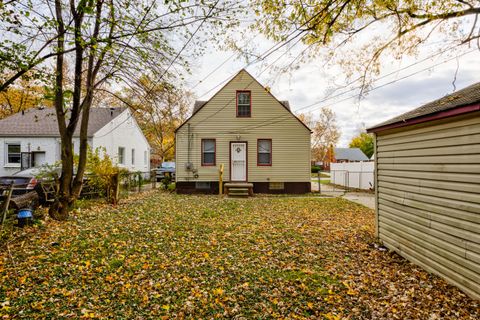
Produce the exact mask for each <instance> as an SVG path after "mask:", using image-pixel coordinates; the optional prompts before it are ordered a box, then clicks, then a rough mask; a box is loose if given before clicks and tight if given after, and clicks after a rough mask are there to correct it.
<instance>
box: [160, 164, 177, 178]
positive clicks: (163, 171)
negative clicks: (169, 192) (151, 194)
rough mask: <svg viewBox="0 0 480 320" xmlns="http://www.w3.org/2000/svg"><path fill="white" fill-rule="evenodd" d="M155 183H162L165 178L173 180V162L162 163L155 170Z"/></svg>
mask: <svg viewBox="0 0 480 320" xmlns="http://www.w3.org/2000/svg"><path fill="white" fill-rule="evenodd" d="M156 174H157V181H162V180H163V179H164V178H165V177H166V176H170V177H171V178H172V180H173V179H175V162H163V163H162V165H161V166H159V167H158V168H157V169H156Z"/></svg>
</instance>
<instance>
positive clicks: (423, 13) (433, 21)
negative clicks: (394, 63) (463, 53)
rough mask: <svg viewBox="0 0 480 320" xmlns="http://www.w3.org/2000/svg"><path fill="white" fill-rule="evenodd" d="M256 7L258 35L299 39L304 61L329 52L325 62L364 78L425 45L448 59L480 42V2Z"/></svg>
mask: <svg viewBox="0 0 480 320" xmlns="http://www.w3.org/2000/svg"><path fill="white" fill-rule="evenodd" d="M251 3H252V5H253V6H254V7H255V12H256V14H257V16H258V18H257V21H256V23H255V25H254V28H255V30H259V31H260V32H261V33H263V34H264V35H266V36H267V37H269V38H270V39H273V40H275V41H278V40H286V39H293V38H294V37H295V38H299V39H301V40H302V41H303V43H304V44H305V45H306V46H307V49H306V50H305V51H302V56H303V58H306V59H308V58H312V57H316V56H318V54H319V53H324V54H325V55H324V58H325V59H324V62H326V61H331V60H333V61H335V62H338V63H340V64H341V65H343V66H344V67H345V68H346V70H348V71H349V72H360V73H361V75H362V77H363V79H371V78H372V77H371V76H372V75H373V74H377V73H378V72H379V71H380V66H381V63H382V62H383V61H382V58H383V57H385V58H391V57H394V58H401V57H403V56H404V55H413V54H416V53H417V52H418V49H419V48H420V47H422V45H425V46H427V45H428V49H429V50H431V51H434V50H438V52H442V53H445V54H446V51H447V50H445V49H448V48H449V47H450V46H451V47H456V46H458V45H465V46H468V45H474V46H476V47H479V43H480V42H479V40H480V28H479V26H480V25H479V21H478V18H479V17H478V16H479V14H480V1H478V0H442V1H438V0H311V1H287V2H285V1H280V0H251ZM323 49H325V50H323ZM342 49H343V50H342ZM386 53H389V55H388V56H387V55H386ZM299 60H301V59H297V61H299Z"/></svg>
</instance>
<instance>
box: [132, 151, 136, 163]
mask: <svg viewBox="0 0 480 320" xmlns="http://www.w3.org/2000/svg"><path fill="white" fill-rule="evenodd" d="M134 164H135V149H133V148H132V165H134Z"/></svg>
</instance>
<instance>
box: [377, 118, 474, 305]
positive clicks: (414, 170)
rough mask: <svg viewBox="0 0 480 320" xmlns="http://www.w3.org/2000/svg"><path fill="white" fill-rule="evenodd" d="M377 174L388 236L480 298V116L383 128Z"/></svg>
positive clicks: (382, 232) (383, 233) (383, 232)
mask: <svg viewBox="0 0 480 320" xmlns="http://www.w3.org/2000/svg"><path fill="white" fill-rule="evenodd" d="M376 172H377V193H378V197H377V228H378V236H379V238H380V240H381V241H382V242H383V243H384V244H385V245H386V246H387V247H388V248H390V249H392V250H395V251H397V252H398V253H399V254H400V255H402V256H404V257H405V258H407V259H409V260H410V261H412V262H414V263H416V264H418V265H420V266H421V267H423V268H425V269H426V270H428V271H430V272H432V273H436V274H438V275H440V276H442V277H443V278H445V279H446V280H447V281H449V282H450V283H452V284H454V285H456V286H458V287H460V288H461V289H462V290H464V291H465V292H466V293H467V294H469V295H471V296H472V297H474V298H476V299H480V113H479V112H476V113H471V114H470V115H469V116H468V117H465V116H464V117H458V118H451V119H448V121H446V120H442V121H441V122H439V121H437V122H430V123H428V124H423V125H417V126H411V127H405V128H402V129H396V130H391V131H384V132H379V133H377V136H376Z"/></svg>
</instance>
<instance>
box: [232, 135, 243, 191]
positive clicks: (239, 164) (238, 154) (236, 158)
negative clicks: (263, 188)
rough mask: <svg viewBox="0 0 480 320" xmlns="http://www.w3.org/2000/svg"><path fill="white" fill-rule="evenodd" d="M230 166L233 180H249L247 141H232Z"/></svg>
mask: <svg viewBox="0 0 480 320" xmlns="http://www.w3.org/2000/svg"><path fill="white" fill-rule="evenodd" d="M230 161H231V164H230V168H231V169H232V172H231V177H230V178H231V180H232V181H247V143H246V142H231V143H230Z"/></svg>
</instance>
